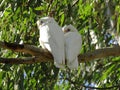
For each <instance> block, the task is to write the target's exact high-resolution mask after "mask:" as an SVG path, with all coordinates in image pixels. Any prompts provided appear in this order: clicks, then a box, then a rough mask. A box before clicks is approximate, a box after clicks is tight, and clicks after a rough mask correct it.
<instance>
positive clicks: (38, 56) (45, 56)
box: [0, 42, 120, 64]
mask: <svg viewBox="0 0 120 90" xmlns="http://www.w3.org/2000/svg"><path fill="white" fill-rule="evenodd" d="M0 47H1V48H5V49H10V50H12V51H15V52H24V53H28V54H31V55H33V56H34V57H26V58H0V63H11V64H32V63H38V62H48V61H50V62H51V61H52V62H53V57H52V55H51V53H50V52H48V51H47V50H43V49H42V48H38V47H36V46H33V45H27V44H22V45H21V44H15V43H7V42H0ZM108 56H120V47H113V48H104V49H98V50H95V51H92V52H88V53H85V54H80V55H79V56H78V58H79V62H80V63H84V62H88V61H91V60H95V59H99V58H105V57H108Z"/></svg>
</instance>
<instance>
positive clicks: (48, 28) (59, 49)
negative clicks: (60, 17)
mask: <svg viewBox="0 0 120 90" xmlns="http://www.w3.org/2000/svg"><path fill="white" fill-rule="evenodd" d="M37 26H38V29H39V32H40V37H39V43H40V45H41V47H42V48H43V49H47V50H48V51H49V52H51V53H52V55H53V58H54V65H55V66H56V67H58V68H64V65H65V49H64V43H65V40H64V33H63V32H62V27H60V26H59V25H58V24H57V22H56V21H55V20H54V18H52V17H43V18H41V19H40V20H38V21H37Z"/></svg>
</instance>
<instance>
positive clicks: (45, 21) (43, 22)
mask: <svg viewBox="0 0 120 90" xmlns="http://www.w3.org/2000/svg"><path fill="white" fill-rule="evenodd" d="M55 22H56V21H55V20H54V19H53V18H52V17H43V18H41V19H40V20H38V21H37V26H43V25H46V24H48V23H55Z"/></svg>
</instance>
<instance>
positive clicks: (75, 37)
mask: <svg viewBox="0 0 120 90" xmlns="http://www.w3.org/2000/svg"><path fill="white" fill-rule="evenodd" d="M81 46H82V39H81V35H80V34H79V33H78V32H68V33H66V34H65V49H66V50H65V53H66V59H67V65H68V67H69V68H71V69H74V68H75V69H76V68H78V60H77V57H78V55H79V53H80V49H81ZM75 66H76V67H75Z"/></svg>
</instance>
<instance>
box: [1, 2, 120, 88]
mask: <svg viewBox="0 0 120 90" xmlns="http://www.w3.org/2000/svg"><path fill="white" fill-rule="evenodd" d="M48 15H52V16H53V17H54V18H55V20H56V21H57V22H58V23H59V25H60V26H64V25H65V24H73V25H74V26H75V27H76V28H77V29H78V30H79V32H80V34H81V35H82V40H83V44H82V50H81V53H86V52H88V51H93V50H95V49H99V48H103V47H112V46H114V45H118V44H119V42H120V41H119V32H120V1H119V0H62V1H61V0H0V40H1V41H8V42H15V43H28V44H33V45H36V46H38V45H39V42H38V38H39V31H38V29H37V25H36V21H37V20H38V19H39V18H41V17H44V16H48ZM0 51H1V52H0V55H1V57H6V58H9V57H14V58H18V57H25V56H28V55H26V54H22V53H15V52H12V51H10V50H4V49H2V48H1V49H0ZM86 84H87V86H93V87H99V88H105V87H111V86H117V85H120V57H108V58H104V59H103V58H102V59H99V60H95V61H91V62H87V63H81V64H80V65H79V69H78V70H68V69H66V70H59V69H58V68H56V67H55V66H54V64H53V63H50V62H48V63H37V64H32V65H27V64H26V65H25V64H24V65H11V64H7V65H6V64H0V89H1V90H77V89H80V90H85V89H86V88H85V87H83V86H82V85H86ZM119 87H120V86H119ZM111 90H118V87H113V88H112V89H111Z"/></svg>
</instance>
